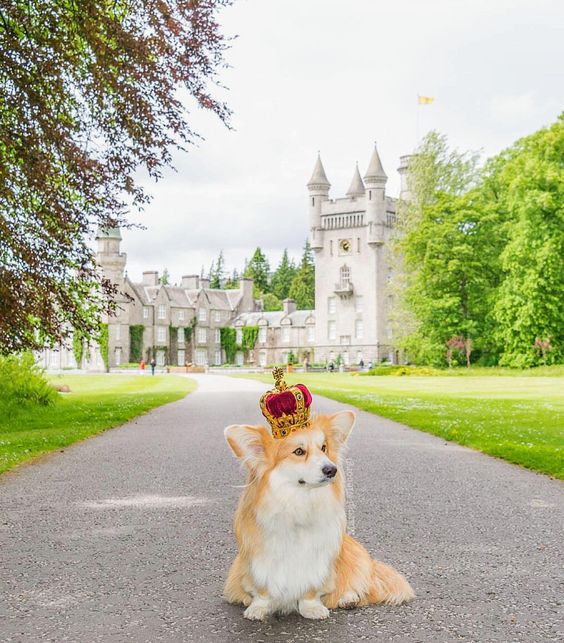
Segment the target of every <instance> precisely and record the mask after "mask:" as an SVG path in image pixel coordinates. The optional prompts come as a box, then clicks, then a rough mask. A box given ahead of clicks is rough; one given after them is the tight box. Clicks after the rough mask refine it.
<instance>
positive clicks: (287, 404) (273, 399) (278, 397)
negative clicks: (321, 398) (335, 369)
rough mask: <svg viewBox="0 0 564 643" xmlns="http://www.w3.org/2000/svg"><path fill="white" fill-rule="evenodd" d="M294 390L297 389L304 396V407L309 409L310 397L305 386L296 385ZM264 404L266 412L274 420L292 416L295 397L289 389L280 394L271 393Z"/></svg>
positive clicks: (294, 408)
mask: <svg viewBox="0 0 564 643" xmlns="http://www.w3.org/2000/svg"><path fill="white" fill-rule="evenodd" d="M295 388H299V389H300V391H301V392H302V393H303V394H304V405H305V407H306V408H308V407H310V406H311V400H312V397H311V393H310V392H309V391H308V388H307V386H306V385H305V384H296V385H295ZM265 404H266V408H267V409H268V412H269V413H270V414H271V415H272V416H273V417H275V418H279V417H282V416H283V415H292V414H293V413H295V412H296V410H297V402H296V396H295V395H294V394H293V393H292V391H290V390H289V389H288V390H286V391H282V392H281V393H271V394H270V395H268V396H267V397H266V399H265Z"/></svg>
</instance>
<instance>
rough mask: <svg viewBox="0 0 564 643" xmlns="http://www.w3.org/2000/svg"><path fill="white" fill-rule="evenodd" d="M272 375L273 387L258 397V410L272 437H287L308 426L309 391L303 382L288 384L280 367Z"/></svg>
mask: <svg viewBox="0 0 564 643" xmlns="http://www.w3.org/2000/svg"><path fill="white" fill-rule="evenodd" d="M272 375H273V377H274V382H275V384H274V388H273V389H272V390H271V391H267V392H266V393H265V394H264V395H263V396H262V397H261V398H260V410H261V411H262V414H263V415H264V417H265V418H266V419H267V421H268V423H269V424H270V426H271V428H272V437H274V438H287V437H288V436H289V435H290V433H292V432H293V431H296V430H297V429H304V428H306V427H308V426H309V411H310V408H309V407H310V406H311V399H312V398H311V393H310V392H309V391H308V389H307V387H306V386H304V385H303V384H296V385H294V386H288V385H287V384H286V382H285V381H284V371H283V369H281V368H275V369H274V370H273V371H272Z"/></svg>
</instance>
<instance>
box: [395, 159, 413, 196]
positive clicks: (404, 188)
mask: <svg viewBox="0 0 564 643" xmlns="http://www.w3.org/2000/svg"><path fill="white" fill-rule="evenodd" d="M412 158H413V155H412V154H405V155H404V156H400V165H399V167H398V174H399V175H400V195H399V198H400V200H401V201H409V200H410V199H411V196H412V195H411V188H410V186H409V163H410V161H411V159H412Z"/></svg>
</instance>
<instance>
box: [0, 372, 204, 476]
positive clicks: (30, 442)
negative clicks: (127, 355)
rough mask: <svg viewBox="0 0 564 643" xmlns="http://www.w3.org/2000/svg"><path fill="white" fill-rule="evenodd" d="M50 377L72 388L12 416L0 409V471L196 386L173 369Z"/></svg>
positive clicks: (181, 396) (118, 423)
mask: <svg viewBox="0 0 564 643" xmlns="http://www.w3.org/2000/svg"><path fill="white" fill-rule="evenodd" d="M49 379H50V381H52V382H53V383H55V384H57V385H59V384H67V385H68V386H69V387H70V389H71V392H70V393H61V394H59V399H57V401H56V403H55V404H54V405H53V406H49V407H44V406H41V407H38V406H26V407H23V408H21V409H20V410H19V411H18V412H17V413H16V414H13V415H11V416H7V415H5V414H3V413H1V412H0V473H2V472H3V471H6V470H7V469H10V468H11V467H13V466H15V465H16V464H18V463H20V462H23V461H25V460H29V459H30V458H32V457H34V456H36V455H39V454H41V453H46V452H48V451H53V450H55V449H60V448H63V447H66V446H68V445H69V444H72V443H73V442H76V441H77V440H82V439H84V438H87V437H89V436H91V435H94V434H95V433H100V432H101V431H104V430H105V429H109V428H111V427H114V426H118V425H120V424H123V423H124V422H127V421H128V420H130V419H131V418H133V417H135V416H137V415H140V414H141V413H145V412H146V411H148V410H150V409H153V408H155V407H156V406H160V405H162V404H166V403H167V402H173V401H175V400H179V399H181V398H183V397H184V396H185V395H187V394H188V393H189V392H190V391H193V390H194V389H195V387H196V383H195V382H194V381H193V380H190V379H187V378H185V377H175V376H172V375H170V376H162V375H156V376H154V377H151V376H144V377H140V376H138V375H134V376H132V375H57V376H53V377H50V378H49ZM0 411H1V404H0Z"/></svg>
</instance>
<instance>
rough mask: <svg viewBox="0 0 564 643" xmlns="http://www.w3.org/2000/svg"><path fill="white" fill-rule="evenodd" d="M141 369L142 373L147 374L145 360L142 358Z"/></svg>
mask: <svg viewBox="0 0 564 643" xmlns="http://www.w3.org/2000/svg"><path fill="white" fill-rule="evenodd" d="M139 370H140V371H141V375H145V360H144V359H142V360H141V361H140V362H139Z"/></svg>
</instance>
